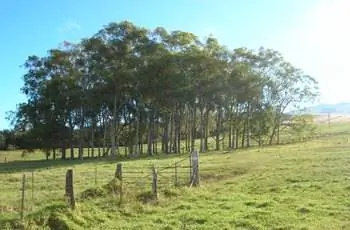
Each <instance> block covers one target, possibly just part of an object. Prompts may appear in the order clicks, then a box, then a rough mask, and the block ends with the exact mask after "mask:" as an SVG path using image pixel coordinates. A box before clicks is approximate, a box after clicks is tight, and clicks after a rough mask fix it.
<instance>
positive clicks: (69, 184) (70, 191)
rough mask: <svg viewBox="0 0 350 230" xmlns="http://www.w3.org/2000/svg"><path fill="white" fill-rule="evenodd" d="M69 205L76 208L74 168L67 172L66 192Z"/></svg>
mask: <svg viewBox="0 0 350 230" xmlns="http://www.w3.org/2000/svg"><path fill="white" fill-rule="evenodd" d="M65 196H66V198H67V202H68V205H69V206H70V207H71V208H72V209H74V208H75V198H74V189H73V169H68V170H67V172H66V194H65Z"/></svg>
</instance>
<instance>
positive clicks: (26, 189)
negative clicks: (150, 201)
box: [0, 157, 192, 219]
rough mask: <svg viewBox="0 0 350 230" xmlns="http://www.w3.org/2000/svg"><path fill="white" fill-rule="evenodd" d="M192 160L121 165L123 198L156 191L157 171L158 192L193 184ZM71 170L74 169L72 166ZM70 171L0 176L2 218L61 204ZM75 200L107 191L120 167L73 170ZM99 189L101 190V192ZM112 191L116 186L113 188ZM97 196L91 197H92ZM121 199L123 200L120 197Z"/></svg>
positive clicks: (58, 169)
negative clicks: (67, 172)
mask: <svg viewBox="0 0 350 230" xmlns="http://www.w3.org/2000/svg"><path fill="white" fill-rule="evenodd" d="M190 163H191V162H190V160H189V157H186V158H184V159H182V160H179V161H177V162H174V163H171V164H169V165H158V166H157V165H155V166H151V165H143V166H142V165H141V166H138V165H136V166H133V165H131V164H125V165H124V164H121V165H122V167H121V178H120V179H121V183H122V190H123V191H113V192H114V193H120V194H122V193H123V196H124V198H127V197H126V196H128V194H130V193H133V194H137V193H145V192H149V193H152V192H154V191H153V189H154V183H155V182H154V171H153V167H154V168H155V169H156V177H157V181H156V187H157V188H156V190H157V192H161V191H164V190H166V189H169V188H174V187H176V186H185V185H189V184H190V183H191V174H192V172H191V169H192V166H191V164H190ZM71 168H72V167H71ZM67 169H68V168H52V169H50V170H49V169H39V170H33V171H31V172H25V173H19V172H17V173H16V172H13V171H11V172H10V173H1V174H0V183H1V186H0V219H2V218H4V219H7V218H22V219H23V216H25V215H27V214H29V213H32V212H36V211H39V210H42V209H43V208H45V207H46V206H47V205H49V204H62V202H63V201H65V200H66V197H65V193H66V191H67V190H66V189H67V188H66V185H67V184H66V183H67V181H66V171H67ZM73 171H74V173H73V178H72V181H73V185H74V196H75V198H74V200H75V201H76V202H82V201H83V200H84V199H86V196H89V192H91V191H92V192H93V193H96V192H97V193H98V191H102V190H101V189H103V188H108V186H110V185H111V182H112V181H113V180H114V179H115V178H116V176H117V164H115V165H114V167H111V165H109V166H108V167H106V165H102V164H101V165H94V166H93V165H92V166H91V167H73ZM99 189H100V190H99ZM111 189H113V187H111ZM93 195H96V194H91V196H93ZM120 199H122V198H120Z"/></svg>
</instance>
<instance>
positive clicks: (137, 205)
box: [0, 124, 350, 229]
mask: <svg viewBox="0 0 350 230" xmlns="http://www.w3.org/2000/svg"><path fill="white" fill-rule="evenodd" d="M349 129H350V126H349V125H348V124H346V125H344V124H339V125H338V124H337V125H332V128H331V129H329V128H328V127H325V126H324V127H322V129H321V131H320V132H321V134H324V135H326V134H328V136H326V137H323V138H319V139H316V140H313V141H309V142H305V143H300V144H289V145H279V146H272V147H264V148H261V149H258V148H251V149H247V150H239V151H235V152H211V153H206V154H202V155H201V156H200V170H201V173H200V175H201V185H200V187H199V188H195V187H192V188H188V187H186V186H182V187H179V188H174V186H173V180H174V175H173V174H174V173H173V172H174V169H173V167H172V168H168V169H164V171H161V172H160V173H159V180H160V182H159V201H158V202H155V201H152V200H150V199H147V198H149V192H150V190H151V178H150V175H151V170H150V166H151V165H152V164H155V165H157V166H159V169H160V170H162V169H163V168H164V167H165V166H173V163H174V161H176V160H181V159H184V157H185V156H177V157H174V156H169V157H158V159H141V160H129V161H128V160H125V161H124V162H122V164H123V173H124V176H125V181H126V183H125V184H124V185H123V188H124V196H123V202H122V203H120V199H119V198H120V197H119V195H117V194H114V193H113V191H108V190H109V189H107V188H106V186H105V185H106V184H108V183H109V182H110V181H111V179H112V178H113V176H114V171H115V166H116V161H86V162H80V161H73V163H70V164H71V165H63V166H62V165H61V166H57V165H56V166H55V165H52V166H50V167H49V168H45V167H41V168H39V169H38V170H36V171H35V172H34V183H33V184H34V189H33V191H34V193H33V198H34V199H32V193H31V191H32V181H31V172H30V171H28V173H27V174H26V175H27V180H26V182H27V185H26V200H25V204H26V210H25V214H26V217H25V225H26V227H27V229H45V227H46V228H47V229H49V227H48V226H55V227H54V229H60V228H59V226H60V227H61V229H350V220H349V216H350V198H349V197H350V171H349V165H350V141H349V140H350V131H347V130H349ZM33 157H34V156H33ZM27 162H28V164H31V163H30V161H27ZM74 162H75V163H74ZM43 163H44V164H45V161H44V162H43ZM35 164H38V163H37V162H35ZM181 164H182V165H184V166H186V165H188V162H187V160H185V161H183V162H182V163H181ZM68 166H70V167H69V168H74V173H75V194H76V198H77V208H76V209H75V210H74V211H71V210H69V209H67V207H66V205H65V203H64V199H63V194H64V180H65V171H66V169H67V168H68ZM0 167H4V166H3V165H1V166H0ZM95 170H97V171H95ZM95 172H97V174H96V173H95ZM95 175H97V178H96V181H97V185H96V184H95ZM21 177H22V173H19V172H10V173H3V172H2V173H1V174H0V182H1V183H2V186H1V187H0V226H1V227H0V228H1V229H4V228H5V223H7V224H8V225H7V226H9V224H10V223H11V224H13V223H14V222H15V221H14V220H15V219H18V218H19V207H20V184H21ZM188 177H189V175H188V169H187V168H179V180H181V182H186V181H187V180H188ZM1 208H2V210H3V211H1ZM16 223H17V224H19V223H20V222H19V221H16ZM1 224H2V225H1Z"/></svg>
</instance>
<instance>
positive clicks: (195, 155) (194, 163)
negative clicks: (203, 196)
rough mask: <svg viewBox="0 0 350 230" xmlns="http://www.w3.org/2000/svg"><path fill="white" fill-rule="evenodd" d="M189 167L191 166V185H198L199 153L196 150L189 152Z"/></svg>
mask: <svg viewBox="0 0 350 230" xmlns="http://www.w3.org/2000/svg"><path fill="white" fill-rule="evenodd" d="M191 163H192V165H191V168H192V173H191V174H192V178H191V186H192V185H194V186H199V154H198V151H193V152H192V153H191Z"/></svg>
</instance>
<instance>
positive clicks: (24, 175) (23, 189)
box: [21, 174, 26, 221]
mask: <svg viewBox="0 0 350 230" xmlns="http://www.w3.org/2000/svg"><path fill="white" fill-rule="evenodd" d="M25 186H26V174H23V177H22V189H21V190H22V194H21V220H22V221H23V219H24V195H25V189H26V188H25Z"/></svg>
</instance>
